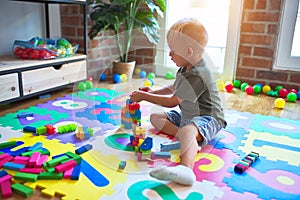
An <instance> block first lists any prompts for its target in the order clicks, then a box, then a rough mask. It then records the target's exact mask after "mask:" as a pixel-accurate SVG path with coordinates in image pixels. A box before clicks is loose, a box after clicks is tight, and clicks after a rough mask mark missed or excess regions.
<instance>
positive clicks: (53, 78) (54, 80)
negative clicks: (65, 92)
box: [22, 60, 87, 95]
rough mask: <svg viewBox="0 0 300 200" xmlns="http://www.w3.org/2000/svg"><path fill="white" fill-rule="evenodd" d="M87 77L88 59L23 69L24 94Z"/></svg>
mask: <svg viewBox="0 0 300 200" xmlns="http://www.w3.org/2000/svg"><path fill="white" fill-rule="evenodd" d="M86 78H87V67H86V60H82V61H77V62H72V63H67V64H63V65H59V66H49V67H45V68H40V69H34V70H29V71H23V72H22V82H23V95H29V94H33V93H36V92H40V91H43V90H47V89H51V88H55V87H59V86H63V85H67V84H70V83H74V82H76V81H81V80H84V79H86Z"/></svg>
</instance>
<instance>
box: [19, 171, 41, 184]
mask: <svg viewBox="0 0 300 200" xmlns="http://www.w3.org/2000/svg"><path fill="white" fill-rule="evenodd" d="M14 179H15V180H19V181H26V182H35V181H36V180H37V179H38V175H37V174H30V173H24V172H17V173H16V174H15V175H14Z"/></svg>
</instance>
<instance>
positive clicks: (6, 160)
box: [0, 156, 14, 168]
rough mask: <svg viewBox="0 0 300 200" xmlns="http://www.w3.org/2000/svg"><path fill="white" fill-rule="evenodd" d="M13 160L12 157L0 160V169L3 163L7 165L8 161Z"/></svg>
mask: <svg viewBox="0 0 300 200" xmlns="http://www.w3.org/2000/svg"><path fill="white" fill-rule="evenodd" d="M13 159H14V157H12V156H7V157H5V158H3V159H1V160H0V168H1V167H2V166H3V165H4V164H5V163H7V162H9V161H11V160H13Z"/></svg>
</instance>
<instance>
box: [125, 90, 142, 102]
mask: <svg viewBox="0 0 300 200" xmlns="http://www.w3.org/2000/svg"><path fill="white" fill-rule="evenodd" d="M143 93H144V92H142V91H138V90H136V91H133V92H132V93H131V94H130V95H129V97H130V101H132V102H140V101H142V100H143V98H142V96H143Z"/></svg>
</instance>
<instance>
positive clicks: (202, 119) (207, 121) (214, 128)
mask: <svg viewBox="0 0 300 200" xmlns="http://www.w3.org/2000/svg"><path fill="white" fill-rule="evenodd" d="M166 115H167V116H168V119H169V120H170V122H172V123H173V124H175V125H176V126H178V127H183V126H185V125H187V124H194V125H195V126H196V127H198V130H199V132H200V134H201V135H202V137H203V142H202V143H200V144H199V145H200V146H205V145H207V143H208V142H210V141H211V140H212V139H213V138H214V137H215V136H216V135H217V133H218V132H219V131H220V130H221V129H222V126H221V125H220V124H219V123H218V121H217V120H216V119H215V118H214V117H212V116H206V115H204V116H197V117H194V118H192V119H183V118H182V115H181V113H179V112H177V111H175V110H171V111H169V112H166Z"/></svg>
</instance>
